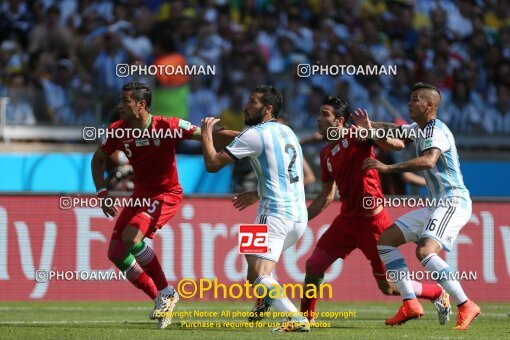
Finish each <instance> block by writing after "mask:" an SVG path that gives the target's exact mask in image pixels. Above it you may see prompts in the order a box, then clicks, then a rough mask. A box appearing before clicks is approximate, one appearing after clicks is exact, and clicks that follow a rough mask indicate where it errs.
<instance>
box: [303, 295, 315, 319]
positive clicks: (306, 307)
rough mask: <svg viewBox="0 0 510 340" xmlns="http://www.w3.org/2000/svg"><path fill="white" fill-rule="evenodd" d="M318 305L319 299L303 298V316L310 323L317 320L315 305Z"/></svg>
mask: <svg viewBox="0 0 510 340" xmlns="http://www.w3.org/2000/svg"><path fill="white" fill-rule="evenodd" d="M316 303H317V298H311V299H309V298H306V297H304V298H302V299H301V314H302V315H303V316H305V317H306V318H307V319H308V321H311V320H312V319H314V318H315V304H316Z"/></svg>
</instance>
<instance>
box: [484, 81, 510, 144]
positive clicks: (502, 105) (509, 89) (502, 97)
mask: <svg viewBox="0 0 510 340" xmlns="http://www.w3.org/2000/svg"><path fill="white" fill-rule="evenodd" d="M483 126H484V128H485V131H487V132H489V133H506V134H508V133H509V132H510V86H509V85H508V84H500V85H499V86H498V101H497V102H496V105H494V106H490V107H489V108H488V110H487V111H486V113H485V117H484V119H483Z"/></svg>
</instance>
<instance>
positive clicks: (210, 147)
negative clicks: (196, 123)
mask: <svg viewBox="0 0 510 340" xmlns="http://www.w3.org/2000/svg"><path fill="white" fill-rule="evenodd" d="M218 122H219V119H218V118H213V117H207V118H205V119H204V120H202V152H203V154H204V161H205V168H206V169H207V171H208V172H218V171H219V170H220V169H221V168H223V167H224V166H225V165H227V164H229V163H233V162H234V159H233V158H232V157H230V155H229V154H227V153H226V152H225V150H222V151H219V152H216V149H215V148H214V144H213V128H214V125H215V124H216V123H218Z"/></svg>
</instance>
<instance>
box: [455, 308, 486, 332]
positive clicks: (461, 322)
mask: <svg viewBox="0 0 510 340" xmlns="http://www.w3.org/2000/svg"><path fill="white" fill-rule="evenodd" d="M478 315H480V307H478V305H477V304H476V303H474V302H473V301H471V300H467V302H466V303H465V304H463V305H462V306H460V307H459V310H458V314H457V326H455V329H458V330H459V331H464V330H466V329H468V327H469V325H470V324H471V322H472V321H473V320H474V319H475V318H476V317H477V316H478Z"/></svg>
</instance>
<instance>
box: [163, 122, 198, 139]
mask: <svg viewBox="0 0 510 340" xmlns="http://www.w3.org/2000/svg"><path fill="white" fill-rule="evenodd" d="M168 121H169V123H170V129H172V130H175V132H177V133H176V134H172V135H173V136H177V140H185V139H190V138H191V137H192V136H193V134H194V133H195V131H196V130H197V129H198V127H197V126H196V125H193V124H191V123H190V122H188V121H187V120H184V119H180V118H177V117H169V118H168ZM181 136H182V137H181Z"/></svg>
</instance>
